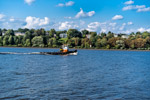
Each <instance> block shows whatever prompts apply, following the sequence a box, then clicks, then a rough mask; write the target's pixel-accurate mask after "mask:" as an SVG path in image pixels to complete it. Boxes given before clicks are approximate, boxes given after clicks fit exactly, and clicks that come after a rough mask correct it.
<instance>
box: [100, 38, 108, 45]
mask: <svg viewBox="0 0 150 100" xmlns="http://www.w3.org/2000/svg"><path fill="white" fill-rule="evenodd" d="M100 43H101V46H102V47H105V46H106V45H107V39H106V38H103V39H101V42H100Z"/></svg>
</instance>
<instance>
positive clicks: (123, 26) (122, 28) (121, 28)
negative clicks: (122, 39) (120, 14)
mask: <svg viewBox="0 0 150 100" xmlns="http://www.w3.org/2000/svg"><path fill="white" fill-rule="evenodd" d="M125 26H126V23H123V24H122V26H121V27H120V28H119V30H120V31H122V30H124V29H125Z"/></svg>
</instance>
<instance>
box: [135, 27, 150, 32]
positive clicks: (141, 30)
mask: <svg viewBox="0 0 150 100" xmlns="http://www.w3.org/2000/svg"><path fill="white" fill-rule="evenodd" d="M137 31H139V32H145V31H147V32H150V28H149V29H146V28H143V27H141V28H139V29H137Z"/></svg>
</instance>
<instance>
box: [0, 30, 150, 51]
mask: <svg viewBox="0 0 150 100" xmlns="http://www.w3.org/2000/svg"><path fill="white" fill-rule="evenodd" d="M15 32H21V33H24V35H19V36H15ZM2 33H4V35H2ZM60 34H67V38H61V37H60ZM123 35H124V34H121V33H120V34H118V37H114V33H112V32H108V33H107V34H106V33H100V34H99V35H97V33H96V32H89V31H88V30H83V31H81V32H80V31H78V30H77V29H69V30H68V31H56V30H55V29H51V30H49V31H45V29H42V28H41V29H37V30H35V29H27V28H26V29H21V28H19V29H18V30H15V31H14V30H12V29H8V30H7V29H0V46H18V47H52V48H55V47H60V46H61V45H63V44H68V45H69V47H72V48H98V49H138V50H150V33H149V32H143V33H141V32H136V33H133V32H132V33H131V34H130V35H129V38H122V36H123Z"/></svg>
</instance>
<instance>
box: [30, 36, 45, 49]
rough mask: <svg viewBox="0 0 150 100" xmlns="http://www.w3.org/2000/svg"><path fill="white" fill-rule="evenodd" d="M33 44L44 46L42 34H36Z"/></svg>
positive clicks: (34, 45)
mask: <svg viewBox="0 0 150 100" xmlns="http://www.w3.org/2000/svg"><path fill="white" fill-rule="evenodd" d="M32 44H33V45H32V46H33V47H44V43H43V38H42V36H35V37H34V38H33V39H32Z"/></svg>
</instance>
